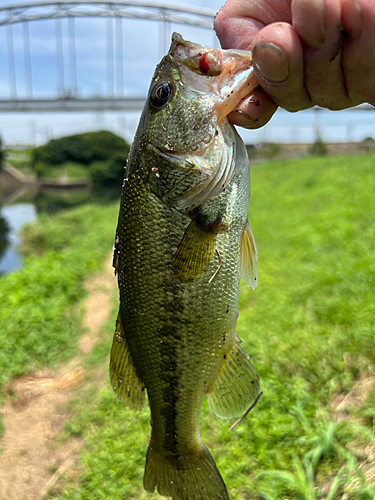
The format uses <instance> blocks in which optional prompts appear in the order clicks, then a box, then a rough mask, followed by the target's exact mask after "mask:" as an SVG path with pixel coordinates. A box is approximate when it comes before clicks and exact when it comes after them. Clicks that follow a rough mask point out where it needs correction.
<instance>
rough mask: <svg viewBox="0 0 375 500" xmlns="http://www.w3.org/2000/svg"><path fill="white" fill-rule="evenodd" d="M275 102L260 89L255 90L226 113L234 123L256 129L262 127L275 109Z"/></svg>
mask: <svg viewBox="0 0 375 500" xmlns="http://www.w3.org/2000/svg"><path fill="white" fill-rule="evenodd" d="M276 109H277V106H276V104H275V103H274V102H273V101H272V99H270V98H269V97H268V96H267V95H266V94H265V93H264V92H262V91H261V90H255V91H254V92H252V93H251V94H250V95H249V96H248V97H245V98H244V99H242V101H241V103H240V104H239V106H238V107H237V108H236V109H235V110H234V111H232V113H230V114H229V115H228V119H229V121H230V122H231V123H233V124H234V125H239V126H240V127H244V128H250V129H256V128H260V127H263V125H265V124H266V123H267V122H268V121H269V120H270V119H271V117H272V115H273V114H274V112H275V111H276Z"/></svg>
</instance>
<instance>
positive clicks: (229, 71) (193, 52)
mask: <svg viewBox="0 0 375 500" xmlns="http://www.w3.org/2000/svg"><path fill="white" fill-rule="evenodd" d="M168 55H169V57H171V59H172V60H173V61H174V62H175V63H177V64H180V65H182V66H185V67H186V68H187V69H189V70H190V71H192V72H193V73H195V74H198V75H202V76H205V77H207V83H208V85H207V84H206V86H207V87H210V89H211V91H212V92H213V93H214V94H215V96H216V100H217V102H216V103H215V106H214V108H215V114H216V119H217V121H218V122H220V121H221V120H222V119H223V118H224V117H226V116H227V115H229V113H231V112H232V111H234V110H235V108H236V107H237V106H238V104H239V103H240V101H241V99H243V98H244V97H246V96H247V95H248V94H250V92H251V91H252V90H254V88H256V87H257V86H258V85H259V83H258V81H257V79H256V78H255V76H254V72H253V64H252V54H251V52H250V51H245V50H220V49H212V48H210V47H206V46H204V45H198V44H195V43H193V42H189V41H187V40H184V39H183V38H182V36H181V35H180V34H179V33H173V35H172V43H171V47H170V49H169V53H168Z"/></svg>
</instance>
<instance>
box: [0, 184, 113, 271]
mask: <svg viewBox="0 0 375 500" xmlns="http://www.w3.org/2000/svg"><path fill="white" fill-rule="evenodd" d="M0 194H1V193H0ZM120 194H121V186H117V187H115V188H101V189H90V188H84V189H77V188H73V189H43V190H40V191H38V192H35V190H31V191H23V192H22V193H21V196H20V198H18V199H17V201H15V202H13V203H12V204H10V205H4V206H3V207H1V205H0V276H1V275H2V274H5V273H9V272H11V271H15V270H16V269H19V268H20V267H22V256H21V255H20V253H19V252H18V250H17V245H18V244H19V243H20V236H19V232H20V229H21V228H22V226H23V225H24V224H26V223H28V222H33V221H35V220H36V218H37V215H38V214H40V213H48V214H55V213H57V212H60V211H62V210H69V209H71V208H74V207H77V206H80V205H84V204H85V203H95V204H97V203H99V204H106V203H108V202H110V201H113V200H119V199H120Z"/></svg>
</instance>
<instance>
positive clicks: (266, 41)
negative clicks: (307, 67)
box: [253, 23, 312, 111]
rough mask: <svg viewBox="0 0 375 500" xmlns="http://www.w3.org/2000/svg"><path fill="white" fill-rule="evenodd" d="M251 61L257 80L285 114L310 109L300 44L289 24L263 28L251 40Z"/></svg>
mask: <svg viewBox="0 0 375 500" xmlns="http://www.w3.org/2000/svg"><path fill="white" fill-rule="evenodd" d="M253 61H254V68H255V70H254V71H255V76H256V78H257V79H258V81H259V83H260V84H261V86H262V88H263V89H264V91H265V92H266V93H267V94H268V95H269V96H270V97H271V98H272V100H273V101H274V102H275V103H276V104H277V105H278V106H281V107H283V108H284V109H286V110H288V111H297V110H299V109H305V108H308V107H310V106H312V102H311V99H310V96H309V94H308V93H307V91H306V88H305V86H304V64H303V50H302V46H301V42H300V39H299V38H298V35H297V33H296V32H295V31H294V29H293V28H292V27H291V26H290V24H287V23H274V24H271V25H269V26H266V27H265V28H263V29H262V30H261V31H260V32H259V33H258V34H257V35H256V36H255V38H254V48H253Z"/></svg>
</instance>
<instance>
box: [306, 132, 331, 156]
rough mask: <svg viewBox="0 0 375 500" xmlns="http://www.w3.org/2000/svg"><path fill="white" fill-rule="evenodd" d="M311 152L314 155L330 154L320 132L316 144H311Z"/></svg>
mask: <svg viewBox="0 0 375 500" xmlns="http://www.w3.org/2000/svg"><path fill="white" fill-rule="evenodd" d="M309 152H310V154H311V155H313V156H326V155H327V154H328V148H327V145H326V144H325V142H324V141H323V138H322V136H321V135H320V133H319V132H318V133H317V135H316V138H315V142H314V144H312V145H311V146H310V148H309Z"/></svg>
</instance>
